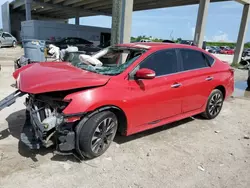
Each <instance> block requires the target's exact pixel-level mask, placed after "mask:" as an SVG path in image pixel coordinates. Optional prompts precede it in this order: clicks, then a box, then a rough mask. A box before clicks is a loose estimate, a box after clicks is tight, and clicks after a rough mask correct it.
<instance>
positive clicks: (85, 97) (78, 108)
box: [63, 87, 126, 115]
mask: <svg viewBox="0 0 250 188" xmlns="http://www.w3.org/2000/svg"><path fill="white" fill-rule="evenodd" d="M104 88H105V87H97V88H92V89H87V90H83V91H80V92H76V93H72V94H69V95H67V96H66V97H65V98H64V100H67V101H68V100H70V101H71V102H70V103H69V105H68V106H67V107H66V108H65V109H64V110H63V113H64V114H65V115H70V114H79V113H84V112H91V111H94V110H96V109H98V108H100V107H102V106H110V105H111V106H116V107H118V108H120V109H124V107H125V106H126V100H121V95H119V94H118V93H115V92H112V90H107V89H104Z"/></svg>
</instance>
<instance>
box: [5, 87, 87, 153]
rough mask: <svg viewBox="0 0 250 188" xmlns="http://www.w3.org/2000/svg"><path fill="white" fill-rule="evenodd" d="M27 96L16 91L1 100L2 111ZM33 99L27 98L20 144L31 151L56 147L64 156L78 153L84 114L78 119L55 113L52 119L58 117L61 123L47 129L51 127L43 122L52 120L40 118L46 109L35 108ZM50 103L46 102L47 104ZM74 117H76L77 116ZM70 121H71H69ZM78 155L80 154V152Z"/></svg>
mask: <svg viewBox="0 0 250 188" xmlns="http://www.w3.org/2000/svg"><path fill="white" fill-rule="evenodd" d="M25 94H26V93H24V92H21V91H20V90H16V91H15V92H13V93H12V94H10V95H9V96H7V97H6V98H4V99H3V100H1V101H0V111H1V110H2V109H4V108H6V107H8V106H10V105H12V104H14V103H15V102H16V99H17V98H18V97H22V96H24V95H25ZM31 98H32V97H31ZM31 98H30V95H29V97H28V98H26V102H25V105H26V107H27V109H26V121H25V124H24V126H23V129H22V131H21V135H20V142H21V143H22V144H24V145H26V146H27V147H28V148H29V149H40V148H41V147H45V148H48V147H50V146H56V152H57V154H62V155H71V154H74V153H75V151H76V150H77V151H78V149H77V144H76V142H77V141H76V140H77V139H76V137H77V135H76V127H77V124H78V123H79V120H80V119H81V118H82V117H83V116H84V114H81V116H80V115H79V116H78V118H72V117H71V116H64V115H63V113H55V115H54V116H52V118H53V117H55V116H56V119H57V120H59V121H58V122H57V123H56V124H55V126H54V127H53V128H51V129H47V128H48V126H50V125H47V124H46V123H45V122H44V121H43V120H44V119H46V118H50V116H47V117H46V116H45V117H43V118H42V117H40V116H39V112H41V111H40V110H43V113H44V110H45V107H44V106H43V107H41V106H38V108H34V106H35V105H34V104H35V102H34V101H32V100H31ZM48 101H49V100H48ZM48 101H47V100H46V102H48ZM73 117H75V115H74V116H73ZM69 119H70V120H71V121H69ZM76 120H77V121H76ZM47 123H48V122H47ZM76 153H79V151H78V152H76Z"/></svg>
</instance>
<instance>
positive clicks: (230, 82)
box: [225, 77, 234, 99]
mask: <svg viewBox="0 0 250 188" xmlns="http://www.w3.org/2000/svg"><path fill="white" fill-rule="evenodd" d="M233 92H234V77H230V79H229V80H228V84H227V86H226V96H225V99H227V98H229V97H230V96H232V94H233Z"/></svg>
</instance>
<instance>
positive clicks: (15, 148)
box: [0, 62, 250, 188]
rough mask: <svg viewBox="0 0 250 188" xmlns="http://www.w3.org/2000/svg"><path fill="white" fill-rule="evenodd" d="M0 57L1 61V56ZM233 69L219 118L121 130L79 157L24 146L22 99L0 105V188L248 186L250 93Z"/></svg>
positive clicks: (5, 75)
mask: <svg viewBox="0 0 250 188" xmlns="http://www.w3.org/2000/svg"><path fill="white" fill-rule="evenodd" d="M0 63H1V62H0ZM11 73H12V67H5V66H4V67H2V70H1V71H0V99H2V98H3V97H5V96H6V95H7V94H9V93H11V92H12V91H13V90H14V89H13V88H12V87H11V86H10V85H11V84H13V83H14V80H13V79H12V78H11ZM246 75H247V72H246V71H242V70H236V72H235V80H236V85H235V88H236V91H235V93H234V97H232V98H230V99H229V100H227V101H226V102H225V103H224V107H223V110H222V112H221V114H220V115H219V116H218V117H217V118H216V119H214V120H211V121H206V120H202V119H200V118H198V117H195V118H187V119H185V120H182V121H179V122H176V123H173V124H170V125H165V126H163V127H160V128H156V129H153V130H149V131H146V132H143V133H139V134H136V135H133V136H130V137H121V136H116V138H115V141H114V143H113V144H112V145H111V147H110V148H109V150H108V151H107V152H106V153H105V154H104V155H103V156H101V157H99V158H96V159H93V160H89V161H83V162H81V163H79V162H78V161H77V160H76V159H75V158H74V157H71V156H56V155H54V154H53V149H43V150H41V151H39V152H34V151H28V150H26V149H25V148H23V147H21V146H19V143H18V138H19V132H20V129H21V126H22V125H23V123H24V121H25V116H24V105H23V104H22V102H23V100H22V98H20V99H19V100H18V101H17V103H16V104H15V105H13V106H11V107H9V108H6V109H4V110H3V111H1V112H0V188H19V187H20V188H21V187H27V188H34V187H37V188H43V187H44V188H47V187H52V188H54V187H61V188H64V187H65V188H66V187H67V188H69V187H70V188H80V187H81V188H85V187H86V188H89V187H91V188H95V187H104V188H106V187H107V188H110V187H115V188H118V187H122V188H123V187H133V188H139V187H140V188H141V187H143V188H152V187H174V188H178V187H185V188H186V187H187V188H194V187H197V188H200V187H202V188H211V187H218V188H222V187H223V188H224V187H225V188H226V187H227V188H231V187H232V188H236V187H239V188H249V187H250V178H249V177H250V140H249V139H248V138H249V136H250V123H249V122H250V116H249V111H250V95H249V92H248V91H246V90H245V89H246V83H245V79H246Z"/></svg>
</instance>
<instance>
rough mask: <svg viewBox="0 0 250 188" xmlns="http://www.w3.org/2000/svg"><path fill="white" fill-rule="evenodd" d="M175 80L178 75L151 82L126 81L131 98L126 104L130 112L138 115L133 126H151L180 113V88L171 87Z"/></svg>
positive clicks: (159, 78)
mask: <svg viewBox="0 0 250 188" xmlns="http://www.w3.org/2000/svg"><path fill="white" fill-rule="evenodd" d="M176 79H178V75H176V74H175V75H169V76H164V77H158V78H154V79H152V80H129V81H128V82H129V83H128V85H129V90H130V91H131V96H133V97H131V99H130V101H128V103H129V104H131V105H132V107H131V111H132V112H133V113H134V114H138V115H137V116H136V117H135V120H134V124H135V125H137V126H140V125H143V124H149V123H152V124H153V123H156V122H157V121H159V120H162V119H164V118H168V117H172V116H175V115H178V114H180V113H181V100H182V98H181V97H182V94H181V92H180V89H181V87H180V88H178V87H177V88H173V87H171V86H172V85H173V84H174V83H175V81H176Z"/></svg>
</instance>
